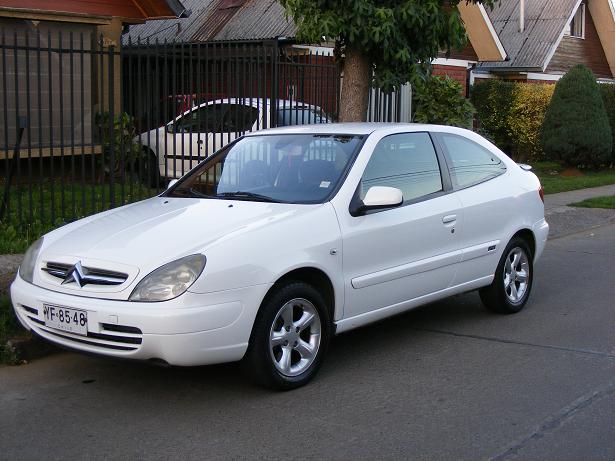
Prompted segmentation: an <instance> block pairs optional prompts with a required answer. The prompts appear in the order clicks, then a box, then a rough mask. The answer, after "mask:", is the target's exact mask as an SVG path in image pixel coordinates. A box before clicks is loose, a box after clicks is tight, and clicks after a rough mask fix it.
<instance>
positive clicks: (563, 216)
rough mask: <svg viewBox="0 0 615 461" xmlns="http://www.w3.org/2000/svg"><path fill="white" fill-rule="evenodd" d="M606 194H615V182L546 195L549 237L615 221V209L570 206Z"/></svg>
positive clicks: (573, 232)
mask: <svg viewBox="0 0 615 461" xmlns="http://www.w3.org/2000/svg"><path fill="white" fill-rule="evenodd" d="M605 195H615V184H611V185H609V186H600V187H592V188H589V189H577V190H571V191H568V192H560V193H558V194H550V195H545V217H546V218H547V222H548V223H549V226H550V229H549V238H550V239H553V238H557V237H563V236H564V235H570V234H575V233H577V232H582V231H585V230H589V229H592V228H594V227H598V226H603V225H605V224H610V223H615V210H608V209H603V208H577V207H571V206H568V205H569V204H571V203H576V202H581V201H583V200H586V199H588V198H593V197H602V196H605Z"/></svg>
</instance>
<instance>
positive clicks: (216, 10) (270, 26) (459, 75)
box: [123, 0, 506, 120]
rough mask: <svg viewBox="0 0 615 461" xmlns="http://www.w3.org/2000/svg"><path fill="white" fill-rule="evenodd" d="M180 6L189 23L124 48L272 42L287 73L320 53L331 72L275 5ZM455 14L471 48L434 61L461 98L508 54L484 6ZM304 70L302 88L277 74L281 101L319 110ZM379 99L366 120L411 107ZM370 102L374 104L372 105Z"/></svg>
mask: <svg viewBox="0 0 615 461" xmlns="http://www.w3.org/2000/svg"><path fill="white" fill-rule="evenodd" d="M184 3H185V4H186V6H187V7H188V8H190V9H191V10H192V12H193V14H192V15H191V16H190V18H187V19H171V20H166V21H158V22H146V23H145V24H139V25H135V26H131V27H130V28H129V31H128V33H127V34H126V35H124V37H123V44H124V45H125V46H134V45H135V44H137V43H140V44H143V43H144V42H148V43H150V44H151V43H154V42H155V43H157V44H158V45H160V44H164V43H173V42H180V43H215V42H220V41H231V42H233V43H235V44H237V43H240V42H246V43H252V44H253V43H255V42H262V43H265V42H272V41H275V42H276V47H278V48H277V49H278V50H279V53H280V55H281V60H282V61H285V62H287V63H288V66H289V67H288V68H287V69H286V70H289V69H290V66H292V65H293V64H297V65H298V64H300V63H301V61H302V60H307V59H308V57H307V56H309V55H310V54H314V53H318V60H319V63H320V64H321V65H325V66H329V67H330V66H331V65H333V64H334V61H335V60H334V57H333V46H332V45H331V44H327V43H324V44H321V45H319V46H308V45H305V44H301V43H298V42H297V41H296V39H295V38H296V32H297V27H296V25H295V24H294V23H293V21H292V19H291V18H288V17H287V15H286V12H285V10H284V8H283V7H282V6H281V5H280V4H279V3H278V1H277V0H185V1H184ZM459 9H460V13H461V15H462V18H463V20H464V22H465V23H466V28H467V31H468V35H469V43H468V45H467V46H466V47H465V48H464V49H463V50H458V51H453V52H452V53H451V54H450V55H449V56H448V57H446V56H444V55H442V56H440V57H438V58H437V59H436V60H435V61H434V62H433V64H434V73H435V74H436V75H449V76H451V77H452V78H454V79H456V80H458V81H459V82H460V83H461V85H462V88H463V91H464V94H465V93H467V89H468V87H469V82H470V79H469V75H470V69H471V68H472V67H474V66H475V65H476V64H477V63H478V62H479V61H487V60H492V61H497V60H503V59H505V58H506V53H505V51H504V47H503V46H502V43H501V42H500V40H499V38H498V36H497V34H496V33H495V30H494V28H493V26H492V24H491V23H490V19H489V16H488V14H487V12H486V11H485V9H484V7H483V6H482V5H475V4H469V5H466V4H465V2H461V4H460V5H459ZM307 69H308V70H307V71H306V72H304V73H303V74H302V77H301V78H302V79H303V82H304V84H301V83H298V82H297V78H295V77H289V78H284V77H283V76H284V75H285V72H286V70H281V72H280V73H281V75H282V77H281V78H280V79H279V84H280V85H281V88H280V97H283V98H292V97H293V96H296V97H302V99H303V100H305V102H310V103H312V104H316V105H320V106H323V101H322V99H323V98H322V95H321V94H320V93H322V92H319V91H315V89H314V87H315V86H316V85H317V84H318V82H320V81H322V80H323V76H322V74H318V73H317V72H312V71H311V70H310V68H309V67H307ZM288 73H289V74H291V73H292V72H291V71H289V72H288ZM330 80H331V79H329V78H328V77H327V83H326V85H325V86H326V92H327V95H326V96H325V98H324V105H325V106H326V107H325V108H326V109H327V110H329V111H331V109H332V108H333V107H335V105H336V104H335V101H334V99H335V98H336V94H335V93H336V92H339V88H338V87H336V84H335V83H329V81H330ZM331 81H332V80H331ZM306 82H307V83H306ZM306 85H307V86H306ZM407 90H408V89H407V88H406V89H404V90H402V92H400V94H399V95H398V96H403V95H404V94H407V97H408V98H409V94H410V93H409V91H407ZM208 91H209V90H208ZM301 94H303V96H302V95H301ZM314 94H318V96H317V97H315V98H313V97H312V96H311V95H314ZM383 98H385V99H386V98H387V97H385V96H383V95H382V94H379V92H377V91H374V92H373V93H372V94H371V96H370V106H378V109H375V108H374V109H373V110H372V112H371V113H370V116H369V118H370V119H374V120H390V119H391V118H387V116H386V115H385V114H384V112H400V111H402V110H404V109H409V102H400V101H401V100H400V99H399V98H397V99H396V98H391V97H388V99H389V100H391V101H390V102H388V103H387V102H384V99H383ZM393 100H396V101H397V102H395V101H393ZM371 102H375V103H377V104H371ZM381 102H382V103H381ZM376 112H380V113H376ZM408 117H409V113H407V115H406V116H405V117H404V116H401V117H396V119H401V120H404V119H406V120H407V119H409V118H408Z"/></svg>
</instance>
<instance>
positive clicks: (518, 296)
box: [479, 237, 534, 314]
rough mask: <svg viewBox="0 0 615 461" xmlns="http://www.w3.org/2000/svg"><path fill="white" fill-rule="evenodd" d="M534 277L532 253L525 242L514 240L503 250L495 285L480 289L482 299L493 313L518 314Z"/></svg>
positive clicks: (527, 295)
mask: <svg viewBox="0 0 615 461" xmlns="http://www.w3.org/2000/svg"><path fill="white" fill-rule="evenodd" d="M533 277H534V267H533V264H532V252H531V251H530V249H529V247H528V245H527V243H526V242H525V240H523V239H521V238H519V237H515V238H513V239H512V240H511V241H510V243H509V244H508V245H507V247H506V249H505V250H504V253H503V255H502V258H501V259H500V262H499V264H498V267H497V269H496V271H495V277H494V279H493V282H492V283H491V285H489V286H488V287H486V288H483V289H482V290H480V292H479V293H480V298H481V300H482V301H483V304H484V305H485V306H486V307H487V309H489V310H491V311H493V312H497V313H499V314H515V313H517V312H519V311H520V310H521V309H523V307H524V306H525V303H527V300H528V298H529V296H530V291H531V289H532V280H533Z"/></svg>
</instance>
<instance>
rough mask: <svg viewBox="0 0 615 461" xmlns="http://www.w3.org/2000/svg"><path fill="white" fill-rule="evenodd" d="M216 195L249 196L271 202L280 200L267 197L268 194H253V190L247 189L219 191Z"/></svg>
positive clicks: (225, 196) (239, 197)
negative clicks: (248, 190)
mask: <svg viewBox="0 0 615 461" xmlns="http://www.w3.org/2000/svg"><path fill="white" fill-rule="evenodd" d="M216 197H222V198H238V199H243V198H248V199H250V198H251V199H255V200H259V201H262V202H272V203H280V202H281V200H276V199H274V198H271V197H269V196H268V195H262V194H255V193H254V192H247V191H242V190H238V191H235V192H220V193H219V194H216Z"/></svg>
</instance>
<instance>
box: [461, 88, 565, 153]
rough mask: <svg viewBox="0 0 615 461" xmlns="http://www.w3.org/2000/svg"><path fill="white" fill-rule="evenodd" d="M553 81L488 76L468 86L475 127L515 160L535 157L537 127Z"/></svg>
mask: <svg viewBox="0 0 615 461" xmlns="http://www.w3.org/2000/svg"><path fill="white" fill-rule="evenodd" d="M553 89H554V85H549V84H537V83H519V82H508V81H503V80H495V79H490V80H487V81H486V82H482V83H479V84H476V85H474V86H473V87H472V97H471V99H472V102H473V104H474V106H475V107H476V116H477V119H478V122H479V131H480V132H481V133H482V134H483V135H485V136H486V137H488V138H489V139H491V140H492V141H493V142H494V143H495V144H496V145H497V146H498V147H499V148H500V149H502V150H503V151H505V152H506V153H508V154H509V155H510V156H511V157H513V158H515V159H517V160H526V159H531V160H539V159H541V158H542V157H543V153H542V149H541V146H540V142H539V140H540V127H541V125H542V122H543V119H544V115H545V112H546V110H547V107H548V105H549V101H550V99H551V96H552V94H553Z"/></svg>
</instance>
